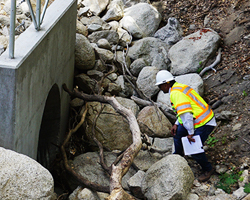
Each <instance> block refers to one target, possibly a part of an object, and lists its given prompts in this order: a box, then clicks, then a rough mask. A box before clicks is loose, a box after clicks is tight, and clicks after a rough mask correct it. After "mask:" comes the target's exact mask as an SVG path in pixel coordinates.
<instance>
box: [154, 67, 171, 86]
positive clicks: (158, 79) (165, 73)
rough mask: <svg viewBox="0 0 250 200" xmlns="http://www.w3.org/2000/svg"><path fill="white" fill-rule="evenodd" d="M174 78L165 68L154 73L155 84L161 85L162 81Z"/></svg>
mask: <svg viewBox="0 0 250 200" xmlns="http://www.w3.org/2000/svg"><path fill="white" fill-rule="evenodd" d="M172 80H174V77H173V75H172V74H171V73H170V72H169V71H167V70H161V71H159V72H158V73H157V74H156V84H155V85H161V84H163V83H166V82H168V81H172Z"/></svg>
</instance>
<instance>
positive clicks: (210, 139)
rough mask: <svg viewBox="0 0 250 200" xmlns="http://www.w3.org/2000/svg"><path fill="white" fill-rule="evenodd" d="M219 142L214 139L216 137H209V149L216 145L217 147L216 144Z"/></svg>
mask: <svg viewBox="0 0 250 200" xmlns="http://www.w3.org/2000/svg"><path fill="white" fill-rule="evenodd" d="M218 141H219V140H218V139H216V137H214V136H210V135H209V136H208V139H207V141H206V143H207V145H208V146H209V147H213V146H214V145H215V143H216V142H218Z"/></svg>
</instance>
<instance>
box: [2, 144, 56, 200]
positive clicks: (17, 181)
mask: <svg viewBox="0 0 250 200" xmlns="http://www.w3.org/2000/svg"><path fill="white" fill-rule="evenodd" d="M0 177H1V178H0V199H41V200H53V199H57V195H56V194H55V193H54V180H53V177H52V175H51V174H50V173H49V171H48V170H47V169H45V168H44V167H43V166H42V165H40V164H39V163H38V162H36V161H35V160H33V159H31V158H30V157H28V156H26V155H23V154H19V153H16V152H14V151H11V150H7V149H4V148H2V147H0Z"/></svg>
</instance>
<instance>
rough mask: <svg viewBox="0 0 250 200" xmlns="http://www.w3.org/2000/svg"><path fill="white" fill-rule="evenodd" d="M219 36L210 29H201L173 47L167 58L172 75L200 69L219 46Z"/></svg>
mask: <svg viewBox="0 0 250 200" xmlns="http://www.w3.org/2000/svg"><path fill="white" fill-rule="evenodd" d="M220 39H221V38H220V36H219V34H218V33H216V32H215V31H213V30H212V29H201V30H199V31H197V32H195V33H193V34H191V35H188V36H186V37H184V38H183V39H182V40H180V41H179V42H177V43H176V44H175V45H173V46H172V47H171V48H170V50H169V52H168V56H169V59H170V60H171V70H170V72H171V73H172V74H173V75H183V74H187V73H192V72H197V71H198V69H202V68H203V67H204V66H205V64H206V63H207V61H208V60H209V59H210V58H211V56H213V55H215V53H216V51H217V49H218V46H219V44H220Z"/></svg>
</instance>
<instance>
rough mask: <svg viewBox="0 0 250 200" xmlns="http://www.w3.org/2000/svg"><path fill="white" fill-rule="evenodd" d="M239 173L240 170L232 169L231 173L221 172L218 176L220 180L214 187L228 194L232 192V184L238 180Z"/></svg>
mask: <svg viewBox="0 0 250 200" xmlns="http://www.w3.org/2000/svg"><path fill="white" fill-rule="evenodd" d="M241 173H242V172H241V171H240V172H236V171H235V170H234V169H232V172H231V173H225V174H221V175H220V176H219V178H220V181H219V182H218V184H217V185H216V187H217V188H220V189H222V190H224V191H225V192H226V193H228V194H230V193H232V186H233V185H234V184H236V183H237V182H238V180H239V178H240V174H241ZM249 189H250V187H249Z"/></svg>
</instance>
